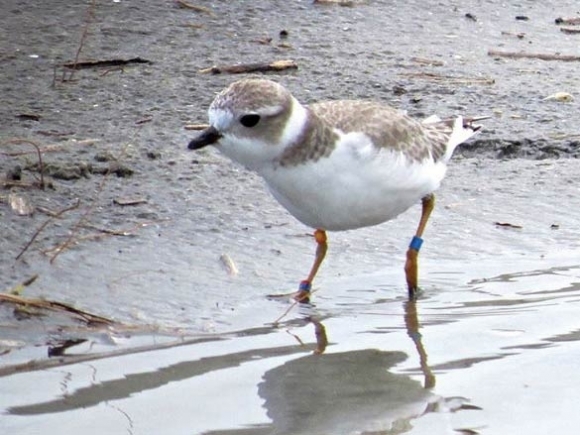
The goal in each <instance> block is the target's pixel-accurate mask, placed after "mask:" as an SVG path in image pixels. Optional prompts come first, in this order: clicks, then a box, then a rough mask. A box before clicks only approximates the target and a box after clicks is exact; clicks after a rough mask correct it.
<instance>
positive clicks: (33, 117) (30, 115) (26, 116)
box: [16, 113, 41, 121]
mask: <svg viewBox="0 0 580 435" xmlns="http://www.w3.org/2000/svg"><path fill="white" fill-rule="evenodd" d="M16 117H17V118H20V119H22V120H30V121H40V118H41V116H40V115H36V114H35V113H19V114H18V115H16Z"/></svg>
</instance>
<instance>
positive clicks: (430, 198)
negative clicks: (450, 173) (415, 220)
mask: <svg viewBox="0 0 580 435" xmlns="http://www.w3.org/2000/svg"><path fill="white" fill-rule="evenodd" d="M421 203H422V205H423V209H422V211H421V220H420V221H419V226H418V227H417V232H416V233H415V237H413V240H411V244H410V245H409V249H408V250H407V261H406V262H405V276H406V278H407V287H408V289H409V297H411V298H413V297H414V296H415V292H416V291H417V290H418V288H419V287H418V285H417V281H418V278H417V275H418V273H417V269H418V267H417V257H418V256H419V249H421V244H422V243H423V239H422V238H421V236H422V235H423V231H424V230H425V226H426V225H427V221H428V220H429V216H430V215H431V212H432V211H433V208H434V207H435V196H434V195H433V194H429V195H427V196H425V197H423V199H422V200H421Z"/></svg>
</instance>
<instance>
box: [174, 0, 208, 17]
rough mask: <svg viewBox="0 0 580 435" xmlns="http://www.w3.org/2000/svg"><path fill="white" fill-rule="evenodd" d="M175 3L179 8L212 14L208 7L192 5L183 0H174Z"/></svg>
mask: <svg viewBox="0 0 580 435" xmlns="http://www.w3.org/2000/svg"><path fill="white" fill-rule="evenodd" d="M176 3H177V5H178V6H179V7H180V8H183V9H190V10H192V11H194V12H201V13H204V14H208V15H211V16H214V13H213V12H212V10H211V9H210V8H206V7H205V6H198V5H192V4H191V3H188V2H186V1H185V0H176Z"/></svg>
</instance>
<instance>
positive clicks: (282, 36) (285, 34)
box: [278, 29, 289, 39]
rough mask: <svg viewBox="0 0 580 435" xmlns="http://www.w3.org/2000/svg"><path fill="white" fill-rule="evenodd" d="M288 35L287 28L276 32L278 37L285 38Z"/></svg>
mask: <svg viewBox="0 0 580 435" xmlns="http://www.w3.org/2000/svg"><path fill="white" fill-rule="evenodd" d="M288 35H289V33H288V30H286V29H282V30H280V33H279V34H278V36H280V39H285V38H287V37H288Z"/></svg>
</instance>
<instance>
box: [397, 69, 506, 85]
mask: <svg viewBox="0 0 580 435" xmlns="http://www.w3.org/2000/svg"><path fill="white" fill-rule="evenodd" d="M399 75H401V76H404V77H413V78H415V79H424V80H433V81H436V82H439V81H441V82H448V83H452V84H470V85H493V84H494V83H495V79H492V78H488V77H456V76H448V75H443V74H436V73H430V72H412V73H400V74H399Z"/></svg>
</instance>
